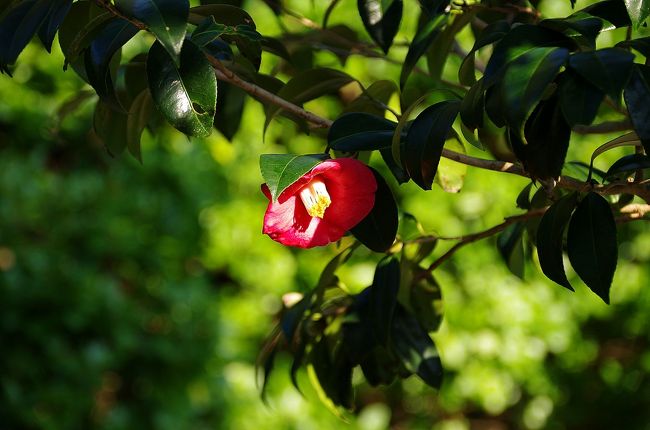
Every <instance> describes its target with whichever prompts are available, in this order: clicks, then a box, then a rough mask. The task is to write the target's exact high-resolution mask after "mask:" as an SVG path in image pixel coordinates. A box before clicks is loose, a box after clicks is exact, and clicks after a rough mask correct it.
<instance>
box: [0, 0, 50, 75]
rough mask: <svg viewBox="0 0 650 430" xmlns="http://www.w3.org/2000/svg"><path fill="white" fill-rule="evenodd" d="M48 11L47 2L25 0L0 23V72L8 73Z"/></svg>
mask: <svg viewBox="0 0 650 430" xmlns="http://www.w3.org/2000/svg"><path fill="white" fill-rule="evenodd" d="M49 11H50V4H49V1H48V0H26V1H23V2H21V3H18V4H16V5H15V6H14V7H13V8H12V9H10V10H9V12H7V14H6V15H5V16H4V17H3V18H2V21H0V40H2V43H0V72H3V71H4V72H6V73H9V69H8V68H7V66H8V65H11V64H14V63H15V62H16V59H17V58H18V56H19V55H20V53H21V52H22V51H23V49H25V46H27V44H28V43H29V41H30V40H32V37H34V34H36V31H37V30H38V29H39V27H40V26H41V25H42V24H43V22H45V19H46V18H47V14H48V12H49Z"/></svg>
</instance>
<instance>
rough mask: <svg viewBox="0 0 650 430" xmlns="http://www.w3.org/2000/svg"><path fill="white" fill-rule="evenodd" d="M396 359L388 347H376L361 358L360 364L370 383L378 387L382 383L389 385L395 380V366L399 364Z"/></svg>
mask: <svg viewBox="0 0 650 430" xmlns="http://www.w3.org/2000/svg"><path fill="white" fill-rule="evenodd" d="M395 360H396V359H395V357H394V354H391V353H390V352H389V351H388V350H386V348H382V347H375V348H374V349H373V350H372V351H370V353H369V354H368V355H366V356H365V357H363V358H362V359H361V362H360V363H359V364H360V365H361V370H362V371H363V376H365V377H366V380H367V381H368V384H370V385H371V386H373V387H376V386H378V385H381V384H383V385H389V384H390V383H391V382H393V381H394V380H395V376H396V371H395V369H394V368H395V367H396V364H397V363H396V362H395Z"/></svg>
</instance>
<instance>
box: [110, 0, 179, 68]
mask: <svg viewBox="0 0 650 430" xmlns="http://www.w3.org/2000/svg"><path fill="white" fill-rule="evenodd" d="M115 4H116V5H117V7H118V8H119V9H121V10H123V11H124V12H126V13H127V14H128V15H130V16H132V17H134V18H136V19H137V20H139V21H142V22H143V23H145V24H146V25H147V27H148V28H149V30H150V31H151V32H152V33H153V34H154V36H156V39H158V41H159V42H160V43H161V44H162V46H163V47H164V48H165V49H166V50H167V52H168V53H169V55H170V56H171V58H173V59H174V62H175V63H176V64H177V65H178V64H179V56H180V54H181V47H182V46H183V40H184V39H185V32H186V29H187V17H188V14H189V9H190V2H189V0H116V2H115Z"/></svg>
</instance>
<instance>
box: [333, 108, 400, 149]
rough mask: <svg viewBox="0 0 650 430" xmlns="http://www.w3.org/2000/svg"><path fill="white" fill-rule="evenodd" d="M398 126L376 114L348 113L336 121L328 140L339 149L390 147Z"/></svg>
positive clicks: (334, 147)
mask: <svg viewBox="0 0 650 430" xmlns="http://www.w3.org/2000/svg"><path fill="white" fill-rule="evenodd" d="M396 126H397V124H396V123H394V122H392V121H389V120H387V119H384V118H381V117H378V116H375V115H370V114H367V113H362V112H353V113H346V114H343V115H341V116H340V117H338V118H337V119H336V121H334V123H333V124H332V126H331V127H330V129H329V132H328V134H327V141H328V143H329V146H330V147H331V148H332V149H335V150H337V151H346V152H357V151H372V150H376V149H382V148H390V145H391V142H392V140H393V132H394V130H395V127H396Z"/></svg>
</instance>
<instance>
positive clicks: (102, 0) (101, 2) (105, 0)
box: [95, 0, 147, 30]
mask: <svg viewBox="0 0 650 430" xmlns="http://www.w3.org/2000/svg"><path fill="white" fill-rule="evenodd" d="M95 4H96V5H97V6H99V7H100V8H102V9H105V10H106V11H107V12H110V13H112V14H113V15H114V16H116V17H118V18H122V19H123V20H125V21H128V22H130V23H131V24H133V25H134V26H135V27H136V28H138V29H140V30H147V26H146V25H145V24H144V23H143V22H140V21H138V20H137V19H133V18H131V17H130V16H127V15H125V14H123V13H122V11H120V10H119V9H118V8H116V7H115V6H113V4H112V3H111V2H110V0H95Z"/></svg>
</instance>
